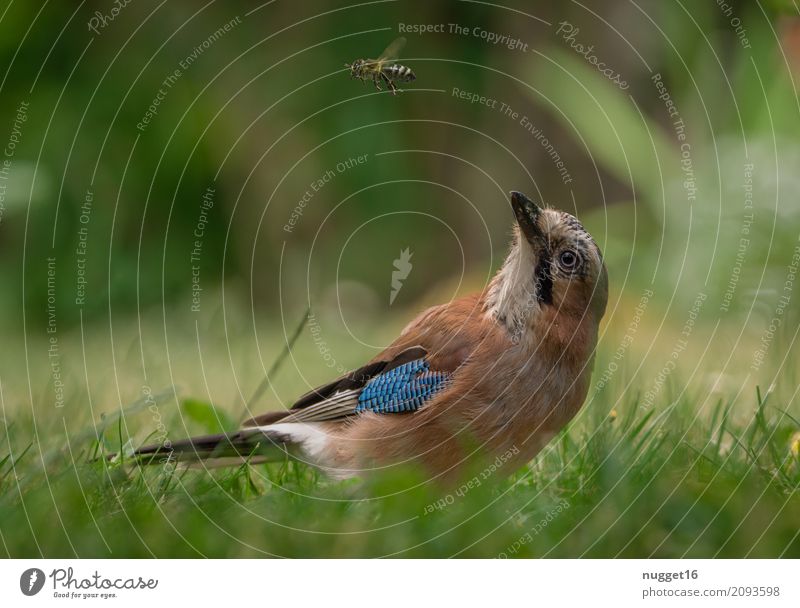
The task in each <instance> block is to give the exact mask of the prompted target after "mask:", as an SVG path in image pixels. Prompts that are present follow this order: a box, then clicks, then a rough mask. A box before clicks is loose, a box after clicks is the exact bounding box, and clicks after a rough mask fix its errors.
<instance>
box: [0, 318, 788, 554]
mask: <svg viewBox="0 0 800 608" xmlns="http://www.w3.org/2000/svg"><path fill="white" fill-rule="evenodd" d="M618 329H620V328H614V327H611V328H609V335H611V336H614V337H613V339H606V340H603V341H601V350H600V353H599V356H598V362H597V366H596V369H598V370H602V369H604V367H605V365H606V364H607V362H608V361H610V360H611V354H612V353H613V349H614V348H615V347H616V343H615V341H616V340H618V339H619V336H620V335H621V333H620V332H618V331H617V330H618ZM241 331H242V335H245V334H246V333H248V331H250V330H248V327H247V323H243V324H242V328H241ZM392 331H394V328H389V329H387V330H386V332H387V334H390V333H391V332H392ZM642 332H644V330H642ZM63 339H64V342H65V343H67V342H68V338H67V337H64V338H63ZM86 339H87V338H86V337H84V340H86ZM88 339H89V340H90V341H91V338H88ZM227 339H228V340H233V341H235V340H237V339H238V338H237V336H236V335H230V334H229V335H228V338H227ZM328 339H329V340H330V342H331V348H332V349H333V350H334V351H336V348H335V345H336V344H337V343H338V340H339V338H337V337H335V336H333V335H329V336H328ZM347 339H348V338H346V337H342V338H341V341H342V343H344V341H345V340H347ZM186 340H187V342H188V341H190V340H191V338H190V334H188V335H187V338H186ZM643 341H644V342H646V340H643ZM307 342H308V341H303V340H301V341H300V342H299V343H298V345H297V347H296V350H297V353H296V357H297V360H296V361H293V363H294V365H292V364H291V363H289V364H287V368H286V371H282V372H281V377H282V378H283V379H282V380H281V381H279V382H277V387H276V389H275V390H276V391H277V392H278V393H282V392H285V394H286V395H287V396H288V395H290V394H292V393H295V394H296V393H297V392H299V391H298V387H299V386H302V385H303V384H302V382H301V381H300V380H298V378H297V377H295V376H294V375H293V373H294V371H293V368H295V367H299V368H302V367H304V366H306V365H308V366H310V367H314V366H313V361H316V362H317V365H316V367H317V368H320V367H321V368H322V369H319V370H318V372H314V373H319V375H320V377H319V378H316V377H314V378H312V379H311V380H312V381H315V380H322V379H324V377H325V376H326V375H330V374H331V372H330V370H327V369H325V366H320V365H319V358H318V352H316V351H315V349H316V346H315V345H314V344H313V343H307ZM117 343H118V344H124V343H125V342H124V340H123V338H120V337H118V338H117ZM700 345H702V340H700V339H699V336H698V346H700ZM180 346H181V345H179V344H176V343H175V341H174V340H173V341H172V343H171V350H172V356H173V357H174V358H176V359H178V358H181V357H180V356H178V355H176V352H180ZM183 346H185V347H186V349H187V352H189V351H190V345H188V344H184V345H183ZM31 348H32V349H33V347H31ZM34 350H35V349H34ZM124 350H125V349H120V351H124ZM154 350H157V349H154ZM209 350H211V349H209ZM219 350H220V351H222V349H219ZM277 352H279V349H277V348H276V349H273V350H271V351H270V353H269V354H270V356H273V355H275V354H277ZM304 353H305V354H304ZM634 355H635V352H634V350H631V352H629V353H627V355H626V357H627V358H630V359H631V360H636V357H635V356H634ZM99 356H103V355H102V353H101V354H100V355H99ZM187 356H188V355H187ZM208 356H209V359H213V355H212V354H211V353H210V352H209V355H208ZM217 356H219V357H223V356H224V357H227V353H224V355H223V353H222V352H219V353H217ZM348 356H349V355H348ZM359 356H360V354H359V353H354V354H353V355H352V357H353V359H357V358H358V357H359ZM660 356H662V357H663V352H662V353H661V355H660ZM687 356H688V355H687ZM120 357H121V358H122V359H123V363H124V362H125V357H124V356H122V355H120ZM129 357H130V359H131V361H133V360H136V359H137V358H138V356H134V355H129ZM304 357H307V359H304ZM153 358H154V359H156V355H153ZM265 358H266V359H269V358H268V357H265ZM217 363H218V361H210V362H207V365H206V367H205V369H206V374H210V373H211V372H209V371H208V370H209V369H210V368H212V367H215V366H216V365H217ZM347 363H348V364H349V363H350V362H347ZM98 365H100V362H99V361H98ZM131 365H132V363H131ZM117 366H119V367H121V364H120V362H119V361H118V362H117ZM152 366H153V367H156V368H157V367H159V364H158V361H156V360H154V361H153V362H152ZM631 367H632V366H631ZM6 369H7V368H6ZM657 369H658V367H653V366H651V367H648V368H647V369H646V371H642V370H641V369H640V368H637V370H636V372H635V373H634V372H632V371H628V370H627V368H625V369H620V370H619V371H618V372H617V374H616V376H615V377H614V378H613V379H612V381H611V382H610V383H609V384H608V385H607V386H605V387H603V389H602V390H599V391H597V390H593V391H592V393H591V394H590V399H589V402H588V403H587V406H586V407H585V408H584V410H583V411H582V412H581V414H580V415H579V416H578V418H577V419H576V420H575V421H574V422H573V424H572V425H570V427H569V428H568V429H566V430H565V432H563V433H562V434H561V436H560V437H558V439H557V440H554V441H553V442H552V443H551V444H550V445H549V446H548V448H547V449H546V450H545V451H544V452H543V453H542V454H541V455H540V456H539V457H538V458H537V459H536V460H535V461H533V462H531V463H530V464H529V465H528V466H527V467H526V468H523V469H521V470H518V471H510V470H509V471H506V470H503V469H502V466H500V467H498V468H497V470H496V471H493V472H490V471H487V470H485V469H482V470H476V471H474V477H471V480H472V483H469V479H468V480H467V485H465V486H462V487H457V488H450V489H443V488H440V487H432V486H430V485H428V484H425V483H423V482H422V481H421V479H420V478H419V477H418V476H417V475H415V473H414V471H404V472H398V473H396V474H394V475H393V476H391V477H388V478H381V479H379V480H372V481H369V482H364V481H350V482H344V483H334V482H330V481H327V480H325V479H321V478H320V477H319V476H318V475H317V474H316V473H315V472H314V471H312V470H311V469H309V468H307V467H305V466H302V465H297V464H291V463H285V464H273V465H260V466H253V467H242V468H239V469H236V470H227V471H226V470H217V471H214V472H212V473H208V472H204V471H197V470H189V471H178V472H176V471H170V470H166V469H164V468H163V467H160V466H154V467H151V468H148V469H147V470H140V469H138V468H134V467H130V466H128V465H126V464H114V465H109V464H107V463H105V462H103V461H100V462H92V457H93V456H94V455H95V454H97V453H99V452H100V451H102V450H116V449H118V448H119V446H120V445H123V444H126V443H127V442H128V441H129V440H131V441H132V444H134V445H136V444H140V443H142V442H144V441H145V437H146V435H147V434H148V433H152V432H154V424H153V419H152V416H151V414H152V411H150V410H149V405H148V402H147V401H146V400H145V399H143V398H141V395H140V396H139V398H138V399H129V400H128V401H126V402H125V403H126V408H127V409H126V410H125V411H124V415H123V416H119V415H118V413H117V414H115V413H114V409H113V408H109V407H105V408H104V407H102V406H99V405H97V404H98V403H100V402H102V401H103V399H104V398H106V397H107V396H108V395H107V394H106V395H105V396H104V397H100V396H99V395H98V394H97V392H95V393H94V395H93V396H94V399H93V400H91V401H92V402H93V403H94V404H95V406H94V408H93V409H92V415H91V416H89V415H87V408H86V401H87V399H88V396H87V394H85V392H81V390H78V389H75V390H74V391H73V392H71V393H69V394H68V403H67V405H66V406H65V408H64V409H65V411H67V412H72V414H73V415H71V416H69V417H68V418H64V419H62V418H61V417H59V418H58V419H57V420H56V421H55V422H54V421H53V420H52V416H51V417H50V418H48V417H47V416H46V413H44V410H43V409H42V407H41V406H40V407H38V408H33V409H31V410H30V411H28V410H26V409H25V408H17V409H14V404H13V403H12V402H13V401H15V400H16V399H17V398H19V399H22V398H23V396H24V390H22V388H24V385H20V386H21V387H22V388H20V391H21V392H19V393H17V392H16V391H15V389H14V386H13V382H11V380H9V379H8V374H7V375H6V378H5V379H3V387H2V388H3V390H2V391H1V393H2V395H3V412H4V419H5V424H4V425H3V431H2V433H1V434H0V446H2V447H0V543H1V544H0V547H2V549H1V550H2V553H3V554H5V555H8V556H11V557H38V556H45V557H72V556H76V555H77V556H80V557H89V556H96V557H150V556H157V557H195V556H210V557H245V556H248V557H249V556H291V557H328V556H335V557H377V556H408V557H447V556H463V557H540V556H544V557H577V556H584V557H681V556H687V557H744V556H749V557H778V556H784V557H800V532H798V530H800V525H798V524H800V500H798V493H797V490H798V487H799V486H800V459H798V448H800V435H798V430H799V429H800V422H798V420H797V418H798V417H799V416H798V415H797V413H796V412H797V408H796V407H794V406H793V403H792V396H793V390H794V388H793V386H792V382H791V381H790V379H788V378H786V376H787V375H786V374H784V378H786V380H785V381H784V383H785V384H786V386H783V387H782V386H781V385H780V383H779V384H776V385H774V386H772V387H771V389H770V390H769V391H764V390H762V389H760V388H757V387H755V386H752V387H746V388H743V389H741V390H733V389H730V388H725V387H723V388H722V389H720V388H719V387H718V386H717V389H716V390H715V391H709V390H706V388H705V387H704V386H701V384H702V383H698V382H688V381H687V382H681V380H680V378H679V373H680V372H679V371H678V372H676V374H675V376H674V377H672V378H671V380H670V382H668V383H667V384H666V385H665V387H664V389H663V390H661V391H660V392H659V393H658V395H657V397H656V399H655V400H653V402H652V403H649V402H648V400H647V399H645V397H644V395H645V393H646V390H647V388H648V387H649V386H650V385H651V383H652V377H653V374H652V372H653V371H655V370H657ZM680 369H689V370H691V369H692V367H691V365H689V360H688V359H687V360H686V365H685V366H681V367H680V368H679V370H680ZM74 371H75V374H76V377H77V371H78V370H74ZM153 374H155V372H152V373H151V375H153ZM171 374H172V375H173V377H178V378H180V377H182V373H181V369H177V370H172V372H171ZM253 374H254V375H253V376H251V378H253V379H254V378H256V377H257V374H256V372H255V371H254V372H253ZM189 377H190V374H188V372H187V373H186V375H185V376H184V378H189ZM203 377H204V378H206V380H208V377H207V375H204V376H203ZM189 382H191V383H192V385H193V386H202V384H200V383H198V384H194V381H193V380H191V379H189ZM212 382H213V380H212ZM219 384H223V385H224V384H225V382H224V381H223V380H222V379H221V378H220V379H219ZM88 385H91V386H93V387H95V388H97V387H100V386H102V385H103V382H102V381H101V379H100V378H99V377H97V375H95V376H90V377H89V382H88ZM251 385H252V383H251ZM153 386H158V384H156V383H155V382H154V383H153ZM715 386H716V384H715ZM106 388H107V389H108V387H106ZM783 389H786V390H783ZM97 390H98V391H99V388H97ZM121 392H122V393H123V394H128V393H132V394H136V392H135V391H129V390H128V389H127V388H123V389H121ZM191 392H195V394H199V393H200V391H188V390H186V389H183V390H182V391H181V393H191ZM154 395H155V396H156V397H159V395H158V391H156V390H154ZM273 398H274V396H273ZM36 399H37V400H43V398H41V399H40V398H39V397H36ZM210 401H215V402H221V401H222V398H221V397H219V396H217V395H215V394H213V393H211V394H210V395H209V396H204V397H203V398H198V399H193V400H187V399H185V398H182V399H180V400H179V401H178V402H180V403H181V405H180V406H179V407H178V408H172V409H170V406H169V404H170V403H177V402H176V401H175V399H174V398H171V397H170V396H169V395H167V396H166V397H165V398H164V399H163V401H160V402H159V403H160V405H159V407H160V408H161V412H162V418H161V421H162V422H163V424H164V427H165V428H166V429H168V430H169V433H170V436H175V437H177V436H182V435H184V434H185V433H189V432H194V433H196V432H203V431H205V430H213V429H214V427H215V426H223V427H224V426H226V425H229V424H231V423H232V422H231V421H232V420H233V418H235V417H236V416H237V414H234V413H233V410H234V409H236V407H235V406H231V405H229V406H228V407H227V408H223V407H220V408H217V409H214V408H212V406H210V405H208V402H210ZM112 402H113V401H112ZM230 402H231V401H230V400H229V401H228V403H230ZM103 411H105V413H106V414H107V415H105V416H104V417H102V418H101V417H100V415H99V414H100V412H103ZM32 412H36V413H37V416H36V418H34V415H33V413H32ZM793 412H794V413H793ZM34 420H36V423H35V424H34ZM92 420H94V422H92ZM137 420H138V422H137ZM96 429H100V430H101V440H100V441H99V442H98V441H97V431H96ZM131 438H133V439H131ZM128 445H131V444H128ZM12 453H13V457H12V455H11V454H12Z"/></svg>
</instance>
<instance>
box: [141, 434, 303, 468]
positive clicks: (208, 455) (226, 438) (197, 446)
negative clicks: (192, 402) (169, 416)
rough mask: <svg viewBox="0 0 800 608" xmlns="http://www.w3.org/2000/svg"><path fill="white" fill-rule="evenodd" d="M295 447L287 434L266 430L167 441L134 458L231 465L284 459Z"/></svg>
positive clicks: (149, 461) (148, 448) (144, 460)
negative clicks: (292, 447) (211, 462)
mask: <svg viewBox="0 0 800 608" xmlns="http://www.w3.org/2000/svg"><path fill="white" fill-rule="evenodd" d="M290 450H291V444H290V441H289V439H288V437H286V436H285V435H284V434H282V433H278V432H276V431H270V430H266V429H258V428H252V429H244V430H241V431H237V432H236V433H232V434H230V435H226V434H218V435H203V436H200V437H191V438H189V439H183V440H181V441H175V442H171V441H165V442H164V443H160V444H155V445H148V446H144V447H142V448H139V449H138V450H136V451H135V452H134V453H133V456H132V458H133V459H134V460H136V461H137V462H138V463H140V464H162V463H164V462H184V463H193V462H194V463H198V462H201V461H209V462H210V461H215V464H219V465H221V466H229V465H230V464H232V463H235V462H237V461H238V462H244V461H250V462H253V463H258V462H272V461H281V460H284V459H285V458H286V456H287V454H288V453H290Z"/></svg>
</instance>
